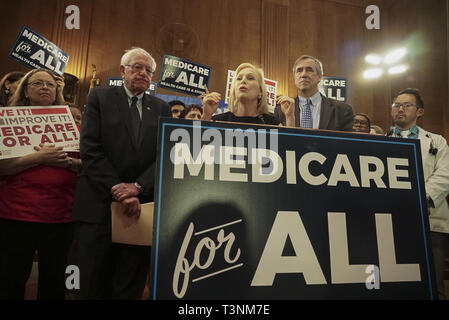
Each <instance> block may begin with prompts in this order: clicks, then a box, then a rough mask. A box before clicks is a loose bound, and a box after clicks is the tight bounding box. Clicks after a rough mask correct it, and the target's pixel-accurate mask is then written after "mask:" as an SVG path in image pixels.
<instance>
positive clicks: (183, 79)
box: [158, 54, 212, 96]
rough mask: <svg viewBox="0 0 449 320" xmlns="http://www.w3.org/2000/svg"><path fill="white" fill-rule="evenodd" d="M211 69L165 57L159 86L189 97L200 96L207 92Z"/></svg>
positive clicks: (180, 59)
mask: <svg viewBox="0 0 449 320" xmlns="http://www.w3.org/2000/svg"><path fill="white" fill-rule="evenodd" d="M211 70H212V69H211V68H210V67H208V66H204V65H202V64H198V63H195V62H191V61H189V60H185V59H182V58H178V57H175V56H170V55H168V54H166V55H164V57H163V58H162V68H161V72H160V76H159V83H158V86H159V87H160V88H165V89H168V90H174V91H178V92H182V93H185V94H189V95H196V96H197V95H200V94H202V93H205V92H206V86H207V85H208V83H209V78H210V74H211Z"/></svg>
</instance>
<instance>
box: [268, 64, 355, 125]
mask: <svg viewBox="0 0 449 320" xmlns="http://www.w3.org/2000/svg"><path fill="white" fill-rule="evenodd" d="M293 76H294V78H295V85H296V87H297V88H298V96H297V97H296V98H295V99H293V98H290V97H288V96H285V95H279V96H278V98H277V101H276V102H277V103H278V105H277V106H276V108H275V110H274V115H275V116H276V117H277V118H278V119H279V120H280V121H281V122H282V124H283V125H284V126H285V125H286V120H285V115H284V113H283V112H282V110H281V106H280V105H281V104H285V103H289V104H290V105H294V112H295V125H296V127H301V128H313V129H327V130H337V131H352V121H353V119H354V113H353V111H352V107H351V106H350V105H348V104H346V103H343V102H339V101H337V100H334V99H329V98H326V97H325V96H323V95H322V94H321V93H320V92H319V91H318V84H319V83H320V81H321V79H322V78H323V67H322V64H321V62H320V61H319V60H318V59H316V58H314V57H312V56H307V55H303V56H301V57H299V58H298V59H297V60H296V61H295V63H294V65H293Z"/></svg>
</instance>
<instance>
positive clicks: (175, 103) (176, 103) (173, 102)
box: [168, 100, 186, 108]
mask: <svg viewBox="0 0 449 320" xmlns="http://www.w3.org/2000/svg"><path fill="white" fill-rule="evenodd" d="M168 105H169V106H170V108H171V107H173V106H175V105H181V106H183V107H184V108H185V107H186V105H185V104H184V102H182V101H180V100H172V101H170V102H169V103H168Z"/></svg>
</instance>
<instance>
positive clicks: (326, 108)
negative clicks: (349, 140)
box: [318, 95, 333, 129]
mask: <svg viewBox="0 0 449 320" xmlns="http://www.w3.org/2000/svg"><path fill="white" fill-rule="evenodd" d="M332 113H333V112H332V110H331V101H330V100H329V99H328V98H326V97H325V96H323V95H321V111H320V124H319V126H318V128H319V129H326V128H327V127H328V126H329V121H330V119H331V115H332Z"/></svg>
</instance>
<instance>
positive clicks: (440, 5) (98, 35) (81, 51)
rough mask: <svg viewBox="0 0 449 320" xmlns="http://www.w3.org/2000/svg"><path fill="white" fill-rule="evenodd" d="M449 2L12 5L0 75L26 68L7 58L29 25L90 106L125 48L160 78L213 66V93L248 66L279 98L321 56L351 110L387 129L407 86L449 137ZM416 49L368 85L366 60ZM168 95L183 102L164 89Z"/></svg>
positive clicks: (6, 6)
mask: <svg viewBox="0 0 449 320" xmlns="http://www.w3.org/2000/svg"><path fill="white" fill-rule="evenodd" d="M446 3H447V0H433V1H426V0H417V1H412V0H398V1H389V0H375V1H371V0H370V1H368V0H245V1H241V0H215V1H210V0H166V1H158V0H149V1H139V0H128V1H110V0H73V1H69V0H46V1H44V0H31V1H30V0H15V1H9V2H5V1H3V2H2V4H1V6H2V8H1V9H2V12H8V14H7V15H3V22H4V24H5V25H7V26H8V28H7V29H4V32H3V34H2V41H1V42H0V54H1V55H2V56H3V57H4V59H2V60H0V70H1V72H2V73H3V74H4V73H6V72H9V71H12V70H17V69H20V70H26V68H25V67H23V66H22V65H20V64H19V63H17V62H14V61H12V60H10V59H9V58H7V54H8V52H9V50H10V48H11V46H12V44H13V42H14V41H15V39H16V37H17V34H18V32H19V31H20V29H21V28H22V26H24V25H27V26H29V27H31V28H33V29H34V30H36V31H37V32H39V33H40V34H42V35H43V36H45V37H47V38H48V39H49V40H51V41H53V42H54V43H55V44H57V45H58V46H60V47H61V48H62V49H63V50H64V51H66V52H67V53H68V54H69V55H70V60H69V64H68V67H67V72H70V73H73V74H74V75H76V76H77V77H79V78H80V89H79V104H83V103H84V101H85V98H86V95H87V92H88V85H89V80H90V79H91V77H92V64H95V65H96V66H97V71H98V73H97V75H98V76H99V78H100V80H101V84H102V85H105V83H106V80H107V79H108V78H109V77H113V76H119V69H118V66H119V60H120V57H121V55H122V54H123V50H124V49H126V48H129V47H131V46H141V47H143V48H145V49H147V50H148V51H150V52H151V53H152V54H153V55H154V57H155V59H156V61H157V63H158V69H157V71H156V74H155V76H154V78H153V81H157V80H158V79H159V70H160V64H161V61H162V56H163V55H164V54H172V55H177V56H181V57H183V58H187V59H190V60H193V61H195V62H198V63H202V64H205V65H208V66H211V67H212V77H211V81H210V84H209V88H210V89H211V90H215V91H218V92H221V93H222V94H223V95H224V93H225V84H226V75H227V70H228V69H235V68H236V67H237V66H238V65H239V64H240V63H242V62H252V63H254V64H257V65H260V66H262V67H263V68H264V70H265V73H266V76H267V77H268V78H271V79H273V80H277V81H278V88H279V93H287V94H289V95H290V96H295V95H296V94H297V91H296V87H295V86H294V81H293V75H292V72H291V68H292V65H293V63H294V61H295V60H296V58H298V57H299V56H300V55H302V54H310V55H313V56H316V57H317V58H319V59H320V60H321V61H322V62H323V64H324V73H325V74H326V75H329V76H332V75H334V76H343V77H346V78H347V79H348V84H349V90H348V102H349V103H350V104H352V105H353V107H354V110H355V111H356V112H364V113H367V114H368V115H369V116H370V117H371V118H372V120H373V122H375V123H377V124H379V125H381V126H382V127H384V128H385V129H387V128H388V127H389V125H390V121H391V119H390V115H389V114H390V109H389V108H390V107H389V106H390V104H391V99H392V96H393V95H394V93H395V92H397V91H398V90H399V89H400V88H402V87H405V86H414V87H418V88H420V89H421V91H422V92H423V95H424V98H425V101H426V115H425V118H424V119H423V125H424V126H425V127H426V128H428V129H429V130H432V131H435V132H438V133H444V134H445V136H446V137H448V134H449V125H448V124H449V119H448V116H449V115H448V113H449V111H448V105H447V104H448V95H449V94H448V93H447V92H448V88H449V84H448V69H449V67H448V31H447V30H448V29H447V27H448V26H447V15H448V14H447V10H448V9H447V7H446ZM69 4H76V5H78V6H79V8H80V10H81V29H80V30H67V29H65V25H64V23H65V18H66V16H67V15H66V14H65V7H66V6H67V5H69ZM369 4H376V5H378V6H379V7H380V10H381V12H380V13H381V29H380V30H367V29H366V28H365V19H366V18H367V14H366V13H365V8H366V6H367V5H369ZM403 41H410V42H413V41H415V43H417V44H418V45H417V51H413V54H412V55H410V56H409V59H410V61H411V65H412V69H411V70H410V71H409V72H407V73H406V74H404V75H402V76H398V77H395V78H392V77H387V76H384V77H382V78H381V79H379V80H376V81H367V80H365V79H363V78H362V76H361V75H362V72H363V70H364V69H365V67H366V63H365V62H364V56H365V55H366V54H368V53H370V52H377V53H384V52H385V51H386V50H387V49H388V48H391V46H393V45H396V44H398V43H401V42H403ZM158 92H160V93H164V94H177V93H175V92H173V91H168V90H160V89H158Z"/></svg>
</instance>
